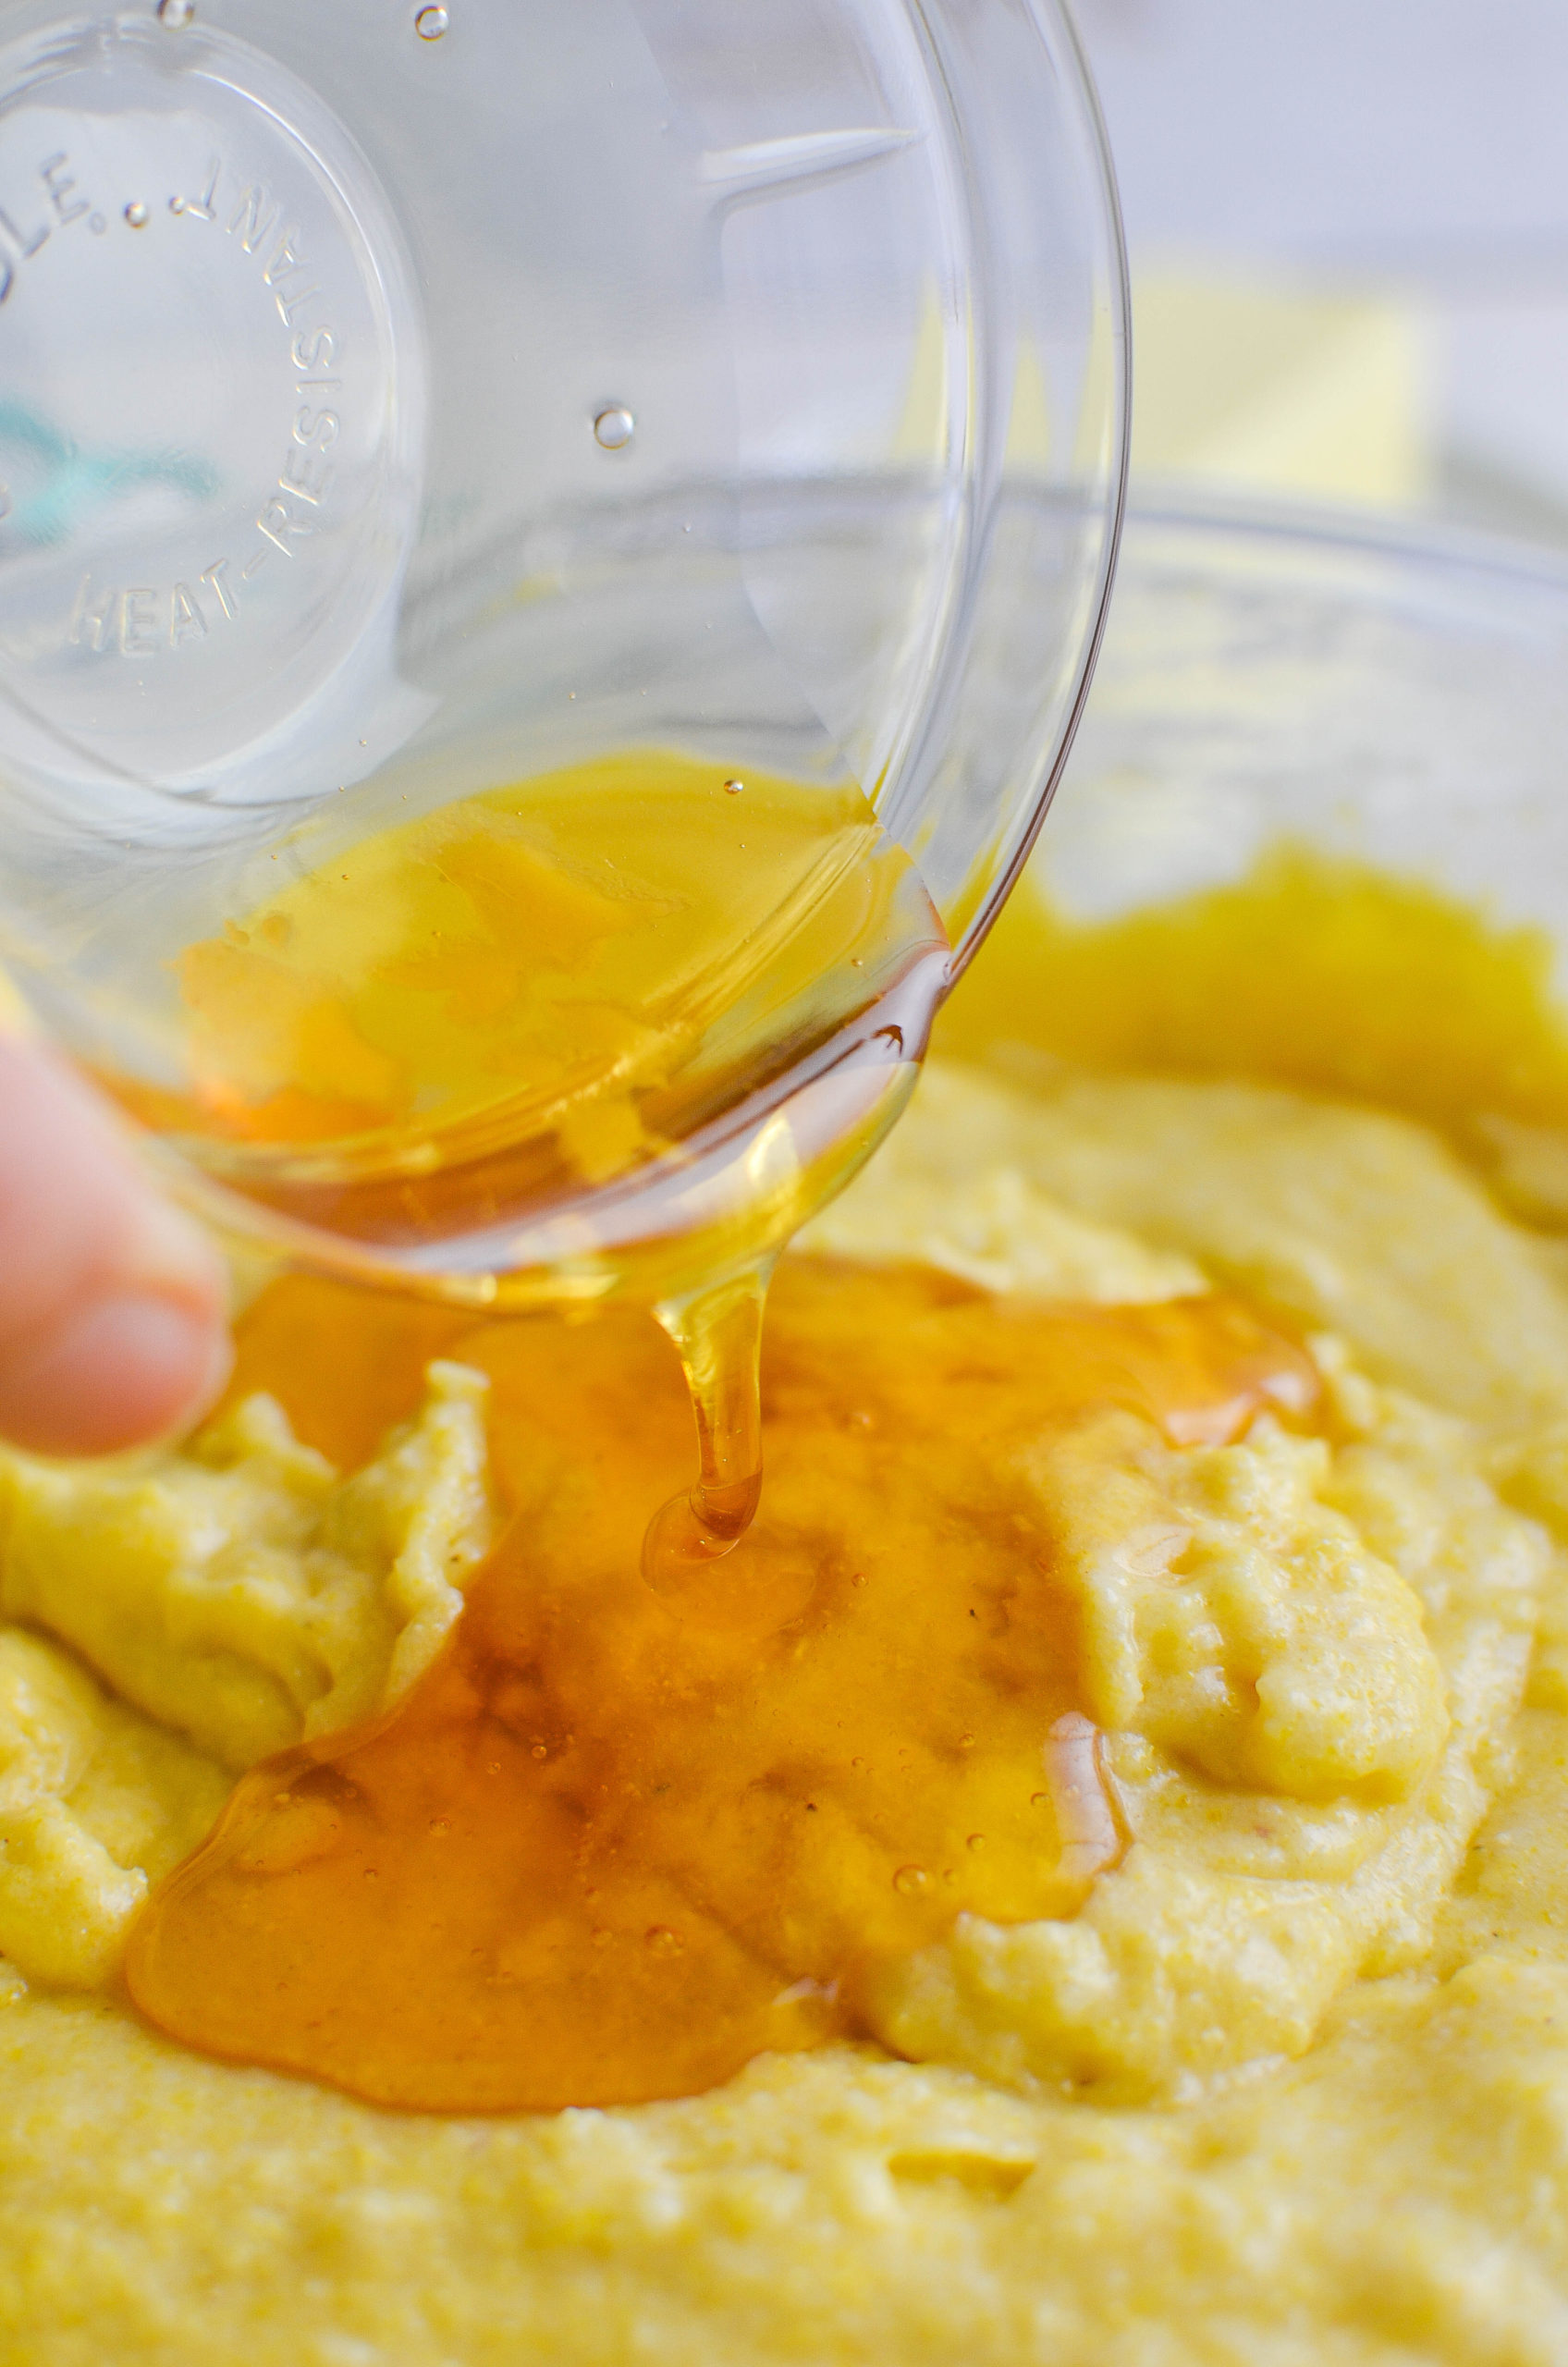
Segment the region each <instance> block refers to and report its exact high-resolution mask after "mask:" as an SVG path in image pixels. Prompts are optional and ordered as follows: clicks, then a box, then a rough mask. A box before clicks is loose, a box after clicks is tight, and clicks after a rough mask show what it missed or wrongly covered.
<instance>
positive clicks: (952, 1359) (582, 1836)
mask: <svg viewBox="0 0 1568 2367" xmlns="http://www.w3.org/2000/svg"><path fill="white" fill-rule="evenodd" d="M439 1322H440V1318H433V1317H432V1316H431V1315H430V1314H429V1313H428V1312H425V1313H421V1312H420V1311H419V1310H407V1311H405V1310H401V1309H398V1308H397V1307H395V1306H389V1305H386V1304H380V1303H377V1302H374V1301H369V1300H356V1299H355V1298H353V1297H352V1296H350V1295H349V1294H348V1293H346V1292H343V1291H340V1290H332V1289H329V1288H328V1287H327V1286H325V1285H312V1284H308V1283H303V1282H292V1283H285V1284H283V1285H281V1286H280V1287H279V1288H278V1289H277V1290H276V1292H275V1294H274V1295H273V1296H272V1298H271V1299H270V1300H263V1302H262V1304H261V1305H260V1306H258V1307H257V1309H256V1310H255V1312H254V1314H253V1315H252V1317H251V1320H250V1323H249V1325H248V1326H247V1329H246V1331H245V1334H244V1335H243V1338H242V1347H241V1383H242V1385H243V1386H245V1387H247V1388H253V1387H255V1386H256V1385H258V1384H264V1385H266V1386H267V1387H269V1388H271V1389H273V1390H274V1391H275V1392H276V1393H277V1394H278V1395H279V1396H280V1397H281V1398H282V1399H283V1401H284V1402H285V1404H287V1405H288V1408H289V1410H290V1412H291V1414H292V1415H293V1417H294V1418H295V1421H296V1424H297V1426H298V1428H299V1429H300V1432H301V1434H302V1435H303V1436H305V1437H306V1438H308V1439H313V1440H315V1441H318V1442H320V1443H323V1444H325V1445H329V1446H330V1447H331V1448H332V1450H333V1451H334V1452H335V1453H344V1452H345V1451H348V1452H350V1453H351V1452H352V1451H353V1450H354V1448H356V1447H357V1446H359V1445H361V1444H362V1443H363V1441H364V1436H365V1429H366V1427H367V1425H369V1424H373V1423H374V1421H376V1420H377V1419H378V1418H379V1417H381V1416H382V1415H383V1414H384V1413H386V1411H388V1410H390V1407H391V1404H392V1402H393V1400H394V1399H395V1397H396V1396H397V1395H398V1393H399V1392H404V1393H407V1394H410V1395H411V1394H413V1393H415V1392H417V1386H418V1379H419V1374H420V1371H421V1369H422V1367H423V1360H424V1358H425V1357H426V1356H427V1355H428V1354H429V1353H430V1351H431V1349H432V1347H433V1345H435V1344H437V1336H436V1327H437V1326H438V1325H439ZM448 1329H449V1323H448ZM439 1344H441V1345H442V1347H443V1349H444V1352H445V1353H447V1355H455V1356H457V1357H459V1358H460V1359H462V1360H464V1361H467V1362H470V1363H473V1364H476V1365H478V1366H480V1367H483V1368H484V1370H486V1371H487V1372H488V1373H489V1374H490V1376H491V1378H492V1382H493V1396H494V1402H493V1407H492V1416H491V1435H492V1452H493V1455H494V1458H495V1464H496V1474H497V1478H498V1479H499V1483H500V1486H501V1488H502V1490H504V1492H505V1494H506V1496H507V1498H508V1502H509V1505H510V1508H511V1515H512V1516H511V1523H510V1526H509V1527H508V1530H507V1533H506V1535H505V1537H504V1539H503V1540H502V1542H501V1544H500V1545H499V1547H498V1549H497V1550H496V1552H495V1554H494V1556H493V1557H492V1560H491V1562H490V1564H489V1565H488V1567H487V1568H486V1569H485V1570H484V1572H483V1573H481V1575H480V1576H479V1577H478V1578H477V1580H476V1581H475V1583H474V1584H473V1586H472V1588H471V1590H470V1594H469V1599H468V1605H467V1609H466V1611H465V1613H464V1616H463V1619H462V1622H461V1624H460V1626H459V1631H458V1634H457V1637H456V1639H455V1641H454V1642H453V1643H452V1644H451V1645H450V1646H449V1647H448V1649H447V1651H446V1653H445V1655H444V1656H443V1657H442V1659H441V1660H440V1661H439V1662H437V1663H436V1665H435V1667H434V1668H433V1669H432V1670H431V1672H430V1673H429V1674H427V1675H426V1677H425V1678H424V1679H423V1681H422V1683H421V1684H420V1685H419V1686H417V1687H416V1689H415V1691H414V1692H413V1694H412V1695H411V1696H410V1699H408V1700H407V1701H405V1702H404V1704H403V1705H402V1706H401V1707H400V1708H399V1709H398V1711H396V1712H395V1713H394V1714H393V1716H392V1717H391V1719H390V1720H389V1721H387V1722H385V1723H381V1724H380V1725H378V1726H376V1727H374V1728H373V1729H372V1730H370V1731H368V1732H364V1733H361V1734H349V1735H341V1736H337V1737H334V1738H333V1739H332V1740H331V1741H329V1742H326V1743H323V1744H320V1745H315V1746H312V1747H310V1748H306V1749H303V1750H301V1751H300V1752H297V1753H295V1754H293V1755H292V1756H291V1757H289V1758H287V1759H285V1760H277V1761H274V1762H271V1763H269V1764H268V1765H265V1766H263V1768H261V1769H260V1770H258V1771H257V1772H255V1773H253V1774H252V1775H251V1776H250V1777H249V1778H248V1779H247V1780H246V1781H245V1782H244V1783H243V1784H241V1785H240V1786H239V1791H238V1793H237V1794H236V1796H235V1798H234V1800H233V1802H232V1803H231V1805H230V1807H229V1809H228V1810H227V1814H226V1815H225V1817H224V1820H223V1821H222V1823H221V1825H220V1827H219V1829H218V1831H217V1833H216V1834H214V1838H213V1839H212V1841H211V1842H210V1843H209V1844H208V1845H207V1846H206V1847H205V1849H204V1850H203V1851H202V1853H201V1854H200V1855H199V1856H198V1857H197V1858H195V1859H194V1860H193V1861H192V1862H191V1863H190V1865H188V1866H187V1867H186V1868H185V1869H184V1870H182V1871H181V1872H180V1873H179V1874H178V1875H177V1876H176V1877H175V1878H174V1880H173V1881H172V1882H171V1883H169V1884H167V1885H166V1886H165V1889H164V1890H163V1891H162V1892H161V1893H160V1894H159V1895H157V1896H155V1898H154V1899H153V1902H152V1904H151V1906H150V1907H149V1908H148V1910H147V1912H146V1914H145V1916H144V1918H143V1919H142V1921H141V1924H140V1926H139V1928H138V1930H137V1932H136V1934H135V1937H134V1940H133V1943H132V1946H131V1952H130V1956H129V1983H130V1989H131V1993H132V1995H133V1997H134V1998H135V1999H136V2002H137V2003H138V2005H140V2006H141V2009H142V2011H143V2012H144V2013H146V2014H148V2015H149V2016H150V2017H152V2018H153V2020H155V2021H156V2022H157V2023H158V2024H159V2025H160V2026H161V2027H163V2028H164V2029H165V2030H169V2031H172V2032H173V2033H174V2034H175V2035H177V2036H178V2037H180V2038H182V2039H185V2040H186V2041H188V2042H190V2043H192V2044H194V2045H198V2046H202V2047H204V2048H207V2049H209V2050H211V2051H213V2052H214V2053H217V2054H226V2055H229V2056H234V2057H239V2058H243V2059H246V2060H251V2061H257V2062H263V2063H270V2064H274V2065H278V2066H283V2067H288V2068H291V2069H294V2070H303V2071H309V2072H312V2073H314V2074H315V2075H316V2076H318V2077H320V2078H323V2079H330V2080H333V2081H335V2082H337V2083H339V2084H341V2085H343V2086H346V2087H348V2088H350V2089H352V2090H353V2091H356V2092H358V2093H361V2094H363V2095H366V2096H369V2097H372V2098H374V2099H375V2100H376V2101H378V2102H382V2103H398V2104H405V2105H418V2106H424V2107H427V2108H428V2107H434V2108H437V2109H445V2110H464V2109H502V2108H514V2107H523V2106H531V2107H535V2108H538V2107H549V2106H557V2105H563V2104H574V2103H575V2104H586V2103H629V2102H637V2101H641V2100H643V2099H644V2098H648V2097H654V2096H661V2095H671V2094H680V2093H687V2092H691V2091H694V2090H697V2089H701V2088H704V2087H707V2086H710V2085H712V2084H714V2083H715V2082H716V2081H717V2080H720V2079H725V2078H727V2077H728V2076H729V2074H731V2073H732V2072H734V2071H735V2070H737V2069H739V2068H740V2067H741V2065H742V2064H743V2063H745V2062H747V2061H748V2060H749V2059H750V2058H751V2057H752V2056H753V2055H754V2054H758V2053H759V2052H761V2051H762V2050H763V2049H765V2048H778V2047H798V2046H801V2045H809V2044H811V2043H814V2042H819V2041H820V2040H822V2039H824V2038H826V2037H828V2036H831V2035H833V2034H835V2033H839V2032H843V2031H846V2030H851V2031H852V2030H854V2029H855V2028H856V2027H857V2011H856V1984H857V1981H858V1980H859V1979H860V1978H861V1977H862V1976H863V1975H864V1972H865V1971H866V1970H867V1968H871V1967H874V1966H875V1965H876V1963H877V1962H878V1961H880V1960H882V1959H885V1958H887V1957H889V1956H901V1955H907V1954H908V1953H910V1952H911V1951H913V1949H915V1948H917V1947H919V1946H920V1945H921V1944H923V1943H925V1941H927V1940H929V1939H931V1938H933V1937H935V1936H937V1934H939V1933H940V1932H943V1931H945V1930H947V1929H948V1928H949V1927H950V1925H951V1924H952V1922H953V1919H954V1918H955V1917H956V1916H957V1915H959V1914H961V1913H962V1912H965V1911H972V1912H974V1913H977V1914H981V1915H984V1916H986V1917H988V1918H990V1919H993V1920H996V1921H1000V1922H1022V1921H1027V1920H1030V1919H1036V1918H1039V1917H1044V1916H1053V1915H1066V1914H1070V1913H1072V1911H1073V1909H1074V1908H1075V1907H1077V1906H1078V1905H1079V1903H1080V1902H1081V1900H1082V1898H1083V1896H1084V1893H1085V1891H1086V1888H1087V1885H1088V1882H1089V1880H1090V1878H1091V1877H1092V1875H1093V1874H1094V1873H1095V1872H1096V1871H1098V1870H1103V1868H1104V1867H1105V1866H1106V1865H1108V1864H1109V1863H1111V1862H1113V1861H1114V1858H1115V1857H1116V1855H1117V1854H1118V1848H1119V1843H1118V1828H1117V1823H1116V1819H1115V1812H1114V1804H1113V1801H1112V1800H1111V1798H1110V1796H1109V1794H1107V1795H1105V1797H1104V1798H1103V1800H1096V1799H1089V1798H1086V1797H1085V1791H1086V1789H1087V1790H1091V1791H1092V1790H1094V1789H1095V1787H1096V1786H1103V1772H1102V1771H1101V1770H1100V1768H1099V1766H1098V1763H1097V1761H1096V1756H1095V1752H1094V1748H1093V1745H1092V1737H1091V1736H1090V1735H1089V1733H1088V1730H1087V1729H1086V1726H1085V1724H1084V1721H1083V1720H1082V1719H1081V1717H1079V1716H1078V1715H1077V1712H1078V1711H1079V1703H1078V1700H1077V1698H1076V1692H1075V1686H1074V1674H1073V1670H1074V1658H1075V1655H1074V1649H1073V1636H1072V1623H1071V1621H1070V1620H1069V1619H1068V1618H1067V1617H1066V1616H1065V1615H1064V1612H1063V1606H1062V1603H1061V1600H1060V1595H1059V1592H1058V1590H1057V1589H1056V1588H1055V1587H1054V1586H1053V1579H1052V1538H1051V1534H1050V1530H1049V1526H1048V1521H1045V1520H1042V1517H1041V1515H1040V1510H1039V1505H1038V1502H1037V1500H1036V1499H1032V1498H1030V1497H1029V1496H1028V1494H1027V1492H1026V1491H1025V1490H1023V1487H1022V1486H1020V1487H1017V1488H1013V1489H1010V1488H1009V1487H1008V1485H1007V1483H1006V1480H1005V1477H1003V1478H1000V1479H998V1472H1001V1473H1004V1474H1005V1468H1006V1453H1005V1448H1006V1442H1007V1441H1009V1440H1010V1439H1014V1440H1016V1441H1018V1442H1019V1443H1020V1444H1023V1442H1024V1441H1028V1440H1030V1439H1037V1438H1038V1437H1039V1435H1040V1434H1041V1432H1042V1430H1046V1429H1050V1428H1052V1427H1063V1426H1068V1425H1071V1424H1072V1423H1074V1422H1078V1421H1082V1420H1083V1419H1084V1418H1085V1417H1087V1416H1089V1415H1091V1414H1093V1413H1095V1412H1096V1411H1100V1410H1103V1409H1104V1408H1105V1407H1107V1406H1114V1405H1120V1406H1125V1407H1128V1408H1131V1409H1133V1410H1135V1411H1137V1412H1140V1413H1143V1414H1145V1415H1146V1416H1148V1417H1150V1418H1151V1419H1153V1420H1154V1421H1155V1422H1156V1423H1158V1425H1159V1427H1160V1428H1161V1429H1163V1431H1164V1432H1165V1433H1166V1435H1167V1436H1168V1438H1169V1439H1170V1441H1172V1442H1176V1443H1185V1444H1194V1443H1197V1442H1199V1441H1208V1442H1212V1443H1219V1442H1222V1441H1226V1440H1228V1439H1229V1438H1231V1437H1233V1436H1235V1435H1236V1434H1237V1433H1238V1432H1239V1431H1241V1430H1242V1429H1244V1428H1245V1427H1246V1426H1247V1425H1248V1423H1249V1422H1250V1421H1251V1420H1252V1419H1253V1417H1255V1416H1256V1414H1257V1413H1258V1412H1259V1411H1260V1410H1262V1409H1264V1408H1266V1407H1268V1408H1272V1409H1273V1410H1275V1411H1276V1412H1282V1413H1284V1414H1285V1415H1286V1416H1287V1417H1295V1418H1298V1419H1299V1418H1302V1417H1305V1416H1307V1415H1308V1414H1309V1413H1310V1411H1311V1409H1312V1407H1313V1404H1314V1403H1315V1400H1316V1393H1317V1385H1316V1380H1315V1376H1314V1372H1313V1368H1312V1367H1311V1365H1310V1363H1309V1361H1308V1360H1307V1358H1306V1357H1305V1355H1304V1353H1303V1352H1302V1351H1301V1350H1300V1349H1299V1348H1298V1347H1297V1346H1295V1345H1294V1344H1293V1343H1292V1342H1291V1341H1290V1340H1289V1339H1287V1338H1286V1337H1284V1336H1283V1335H1282V1334H1281V1333H1280V1332H1279V1331H1276V1330H1274V1329H1271V1328H1270V1327H1269V1326H1268V1324H1266V1323H1264V1322H1262V1321H1261V1320H1260V1319H1259V1318H1257V1317H1256V1316H1255V1315H1253V1314H1252V1313H1250V1312H1249V1311H1248V1309H1247V1308H1246V1307H1244V1306H1242V1305H1241V1304H1239V1303H1237V1302H1235V1301H1233V1300H1229V1299H1224V1298H1219V1299H1212V1300H1197V1301H1178V1302H1175V1303H1173V1304H1170V1305H1156V1306H1138V1307H1121V1308H1079V1309H1072V1308H1057V1309H1051V1308H1042V1307H1038V1306H1029V1305H1027V1304H1025V1303H1023V1302H1022V1301H1009V1300H1005V1299H998V1298H994V1297H991V1296H989V1295H987V1294H984V1293H981V1292H978V1291H975V1290H973V1289H970V1288H968V1287H966V1286H965V1285H964V1284H963V1283H962V1282H953V1281H949V1280H945V1279H943V1278H942V1277H940V1276H937V1275H935V1274H932V1273H929V1272H925V1271H921V1270H918V1269H906V1270H893V1271H888V1272H876V1271H873V1270H869V1269H854V1268H850V1267H840V1266H837V1265H834V1264H831V1263H826V1262H818V1261H804V1260H802V1261H799V1262H797V1263H795V1264H793V1265H791V1266H790V1269H788V1270H787V1272H786V1274H785V1275H784V1277H783V1278H782V1281H781V1284H780V1286H779V1289H778V1304H777V1305H776V1306H775V1307H774V1309H773V1313H772V1320H771V1326H770V1331H769V1336H768V1341H767V1346H766V1356H765V1376H766V1379H765V1413H766V1427H767V1436H768V1441H769V1453H770V1466H771V1467H770V1480H769V1488H768V1491H767V1495H766V1501H765V1509H764V1512H763V1515H762V1516H761V1519H760V1522H759V1524H758V1526H757V1527H756V1528H754V1529H753V1532H752V1535H751V1536H750V1538H749V1539H747V1540H746V1542H745V1543H744V1544H743V1545H742V1546H741V1548H740V1549H739V1551H737V1552H736V1553H735V1554H734V1555H732V1556H731V1557H730V1558H729V1559H728V1560H726V1561H724V1562H722V1563H717V1564H713V1565H712V1566H711V1567H710V1569H709V1571H708V1572H707V1573H706V1575H705V1577H704V1581H703V1586H704V1589H705V1591H704V1592H703V1593H702V1594H701V1596H700V1598H699V1596H698V1595H697V1593H695V1592H693V1593H692V1594H691V1595H690V1596H689V1597H688V1599H687V1600H685V1601H684V1602H683V1603H682V1605H681V1606H680V1611H679V1612H676V1611H673V1610H672V1609H671V1607H670V1606H669V1605H668V1603H667V1602H666V1601H663V1600H660V1599H659V1598H657V1597H656V1596H655V1595H654V1594H653V1593H652V1592H651V1591H650V1590H649V1589H648V1588H647V1587H645V1586H644V1585H643V1581H642V1579H641V1576H640V1575H639V1541H640V1537H641V1528H642V1523H643V1518H644V1517H645V1513H646V1508H647V1506H648V1504H649V1503H650V1502H654V1501H656V1499H657V1496H658V1493H659V1491H660V1490H661V1488H665V1487H668V1479H669V1476H670V1473H671V1471H672V1470H678V1469H679V1467H680V1455H681V1450H682V1444H683V1437H684V1432H685V1413H684V1406H683V1403H682V1392H681V1389H680V1376H679V1372H678V1370H677V1368H676V1367H675V1365H674V1361H673V1358H672V1356H671V1355H670V1352H669V1350H668V1344H667V1343H665V1342H664V1341H662V1340H661V1339H660V1338H659V1336H658V1334H657V1333H656V1331H655V1329H654V1327H653V1326H652V1325H651V1324H650V1323H648V1322H647V1321H645V1320H643V1319H641V1318H637V1317H636V1316H634V1315H631V1314H627V1315H624V1316H609V1317H606V1318H601V1319H600V1320H598V1321H596V1322H593V1323H590V1324H586V1325H581V1326H577V1327H566V1326H563V1325H559V1324H556V1323H551V1322H545V1321H540V1320H533V1321H524V1322H515V1321H514V1322H512V1323H508V1324H497V1325H494V1326H492V1327H490V1328H488V1329H486V1330H484V1331H480V1332H478V1333H472V1334H470V1335H469V1336H468V1337H467V1338H465V1339H460V1340H453V1339H451V1338H449V1337H448V1338H447V1339H446V1340H444V1341H440V1342H439ZM365 1367H374V1374H375V1381H374V1386H372V1387H370V1388H368V1389H361V1388H357V1387H356V1386H355V1385H354V1382H355V1379H356V1377H357V1374H358V1373H359V1372H360V1371H361V1370H363V1369H364V1368H365ZM1096 1842H1097V1845H1098V1846H1096Z"/></svg>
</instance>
